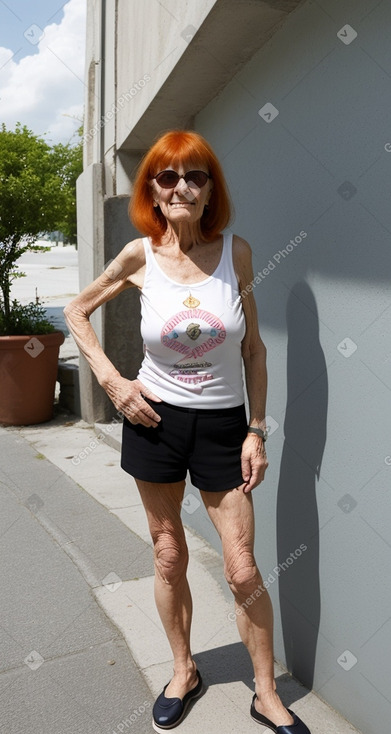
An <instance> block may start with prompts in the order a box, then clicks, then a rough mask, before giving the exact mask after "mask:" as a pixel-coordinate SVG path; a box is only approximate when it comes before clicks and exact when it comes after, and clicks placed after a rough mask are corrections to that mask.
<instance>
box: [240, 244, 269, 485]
mask: <svg viewBox="0 0 391 734" xmlns="http://www.w3.org/2000/svg"><path fill="white" fill-rule="evenodd" d="M233 256H234V265H235V270H236V273H237V276H238V281H239V291H240V292H243V291H245V294H243V296H242V304H243V311H244V315H245V318H246V334H245V336H244V339H243V342H242V357H243V362H244V370H245V378H246V389H247V395H248V401H249V408H250V419H249V425H250V426H253V427H254V428H263V430H266V423H265V412H266V392H267V370H266V347H265V345H264V343H263V341H262V339H261V337H260V334H259V327H258V316H257V307H256V303H255V299H254V296H253V293H252V288H248V289H247V290H246V287H247V286H250V284H251V283H252V281H253V278H254V274H253V268H252V258H251V248H250V245H249V244H248V242H246V240H243V239H242V238H241V237H237V236H236V235H235V237H234V249H233ZM267 466H268V462H267V458H266V451H265V446H264V441H263V439H262V438H261V437H260V436H257V435H256V434H255V433H249V434H248V435H247V438H246V439H245V441H244V443H243V447H242V474H243V479H244V480H245V484H244V485H243V491H244V492H251V490H252V489H254V487H256V486H257V484H259V483H260V482H261V481H262V480H263V479H264V474H265V471H266V469H267Z"/></svg>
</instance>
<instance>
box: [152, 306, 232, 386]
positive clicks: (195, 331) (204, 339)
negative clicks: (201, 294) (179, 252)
mask: <svg viewBox="0 0 391 734" xmlns="http://www.w3.org/2000/svg"><path fill="white" fill-rule="evenodd" d="M189 302H190V303H194V304H197V305H199V304H200V301H199V300H198V299H196V298H194V297H193V296H192V295H191V294H190V295H189V297H188V298H187V299H186V301H184V302H183V303H184V304H185V305H187V304H188V303H189ZM225 337H226V331H225V326H224V324H223V322H222V321H221V319H220V318H219V317H218V316H215V315H214V314H212V313H210V312H209V311H205V310H204V309H201V308H190V309H187V310H186V311H179V313H177V314H175V315H174V316H172V317H171V318H170V319H169V320H168V321H166V323H165V324H164V326H163V328H162V331H161V342H162V344H164V345H165V346H166V347H168V348H169V349H172V350H174V351H175V352H177V354H178V357H179V355H182V357H180V358H179V359H178V360H177V362H176V363H175V364H174V365H173V369H172V370H170V372H169V374H170V375H171V377H173V378H174V379H175V380H178V381H179V382H183V383H185V384H187V385H198V384H200V383H201V382H206V381H207V380H212V379H213V372H210V370H209V368H210V367H212V362H209V361H208V359H207V358H205V355H206V354H208V352H210V351H211V350H212V349H215V347H217V346H219V345H220V344H222V343H223V342H224V340H225Z"/></svg>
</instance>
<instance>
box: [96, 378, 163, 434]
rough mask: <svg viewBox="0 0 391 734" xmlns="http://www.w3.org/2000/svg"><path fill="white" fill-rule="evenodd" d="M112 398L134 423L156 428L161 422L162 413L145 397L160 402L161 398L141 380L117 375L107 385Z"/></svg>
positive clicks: (106, 388)
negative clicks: (159, 413)
mask: <svg viewBox="0 0 391 734" xmlns="http://www.w3.org/2000/svg"><path fill="white" fill-rule="evenodd" d="M105 390H106V392H107V395H108V396H109V398H110V400H111V401H112V402H113V403H114V405H115V407H116V408H117V410H120V411H121V413H123V414H124V416H125V417H126V418H127V419H128V421H129V422H130V423H133V425H137V423H141V425H143V426H146V427H147V428H150V427H153V428H156V426H157V425H158V423H159V422H160V415H158V414H157V413H155V411H154V409H153V408H152V407H151V406H150V405H149V404H148V403H147V402H146V401H145V400H144V397H146V398H149V399H150V400H155V401H156V402H158V403H160V402H161V399H160V398H158V396H157V395H155V393H153V392H152V391H151V390H149V389H148V388H147V387H145V386H144V385H143V384H142V383H141V382H140V380H127V379H126V378H125V377H121V375H119V376H118V377H115V378H114V379H112V380H110V383H109V384H108V385H106V386H105Z"/></svg>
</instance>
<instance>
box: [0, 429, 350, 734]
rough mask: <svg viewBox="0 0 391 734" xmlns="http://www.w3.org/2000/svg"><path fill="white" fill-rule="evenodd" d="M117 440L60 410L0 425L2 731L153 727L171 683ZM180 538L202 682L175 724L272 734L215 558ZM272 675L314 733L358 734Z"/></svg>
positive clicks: (287, 680)
mask: <svg viewBox="0 0 391 734" xmlns="http://www.w3.org/2000/svg"><path fill="white" fill-rule="evenodd" d="M113 444H114V445H113V446H109V445H107V444H106V443H104V442H103V441H102V440H99V439H97V435H96V432H95V431H94V429H93V428H92V427H91V426H88V425H87V424H86V423H84V422H83V421H81V420H79V419H78V418H74V419H72V418H69V417H68V418H67V417H64V416H57V418H55V419H54V420H53V421H51V422H50V423H48V424H43V425H41V426H31V427H23V428H7V429H4V428H0V451H1V456H2V460H1V467H2V468H1V472H0V489H1V491H2V494H3V495H4V502H3V507H4V508H5V510H4V512H3V514H2V520H1V528H2V529H1V534H0V541H1V543H2V546H3V554H2V555H3V558H4V557H6V558H7V559H8V560H7V564H6V565H7V568H5V569H3V583H2V588H3V594H2V601H1V608H0V611H1V619H2V623H1V636H2V638H3V650H4V651H5V654H4V660H3V668H2V676H1V691H0V705H1V708H2V711H3V712H4V714H3V716H2V719H3V723H4V731H7V734H25V733H26V732H27V731H29V732H30V731H31V732H35V731H38V732H40V734H41V733H42V734H49V732H50V734H79V732H80V734H90V733H91V734H113V733H114V732H115V734H116V733H117V732H129V731H133V732H137V734H144V733H148V734H149V733H151V732H152V731H153V730H152V726H151V716H152V705H153V701H154V699H155V697H156V696H157V695H158V693H160V691H161V689H162V687H163V685H164V684H165V683H167V682H168V680H169V679H170V676H171V671H172V659H171V651H170V648H169V646H168V643H167V640H166V638H165V635H164V632H163V629H162V625H161V623H160V620H159V617H158V614H157V612H156V608H155V604H154V600H153V563H152V548H151V543H150V538H149V533H148V528H147V524H146V520H145V516H144V510H143V507H142V505H141V502H140V499H139V495H138V492H137V488H136V486H135V483H134V481H133V480H132V479H131V477H129V476H128V475H127V474H125V473H124V472H123V471H122V470H121V469H120V467H119V454H118V450H117V449H116V448H115V447H114V446H115V445H116V439H115V437H114V440H113ZM184 521H185V518H184ZM186 535H187V541H188V545H189V549H190V564H189V574H188V576H189V582H190V586H191V589H192V595H193V603H194V621H193V627H192V648H193V652H194V657H195V660H196V662H197V665H198V667H199V669H200V670H201V672H202V675H203V678H204V682H205V685H206V687H207V690H206V693H205V694H204V695H203V696H202V697H201V698H200V699H199V701H198V702H197V703H196V705H195V706H193V707H192V708H190V709H189V712H188V714H187V716H186V718H185V719H184V721H183V722H182V724H181V725H180V726H179V727H178V729H176V731H178V734H199V733H200V732H202V734H219V733H220V732H221V733H222V734H223V733H224V734H239V732H240V734H251V733H252V732H254V734H256V733H258V734H263V732H268V731H270V730H269V729H266V728H264V727H262V726H260V725H259V724H256V723H255V722H253V721H252V719H251V718H250V716H249V709H250V702H251V698H252V691H253V690H254V684H253V672H252V667H251V664H250V659H249V656H248V654H247V651H246V650H245V648H244V646H243V645H242V643H241V642H240V638H239V635H238V632H237V628H236V625H235V624H234V623H233V622H232V621H230V620H229V618H228V615H229V613H230V612H232V608H233V607H232V599H231V596H230V591H229V589H228V587H227V584H226V582H225V580H224V576H223V570H222V560H221V558H220V555H219V554H218V553H217V552H216V551H215V550H214V549H212V548H211V547H210V546H209V545H208V543H207V542H206V541H205V540H204V539H202V538H200V537H198V536H197V535H196V534H195V533H194V532H193V531H191V530H190V529H186ZM3 565H4V564H3ZM5 589H6V590H7V592H6V593H4V590H5ZM275 676H276V681H277V690H278V692H279V693H280V695H281V698H282V700H283V701H284V703H285V705H287V706H290V707H292V708H293V709H294V710H295V711H296V712H297V713H298V714H299V716H301V717H302V718H303V720H304V721H305V722H306V723H307V725H308V727H309V728H310V729H311V732H312V734H359V732H357V730H356V729H354V727H353V726H351V725H350V724H349V723H348V722H347V721H346V720H345V719H343V718H342V717H340V716H339V715H338V714H337V713H336V712H335V711H334V710H333V709H331V708H330V707H329V706H328V705H327V704H325V703H324V702H322V701H321V700H320V699H319V698H318V697H317V696H316V695H315V694H313V693H310V692H308V691H307V689H305V688H304V687H303V686H302V685H300V684H299V683H298V682H297V681H295V680H293V679H292V678H291V677H290V676H289V675H288V674H287V673H286V671H284V670H283V669H282V668H281V667H280V666H279V665H277V664H276V665H275Z"/></svg>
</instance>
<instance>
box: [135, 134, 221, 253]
mask: <svg viewBox="0 0 391 734" xmlns="http://www.w3.org/2000/svg"><path fill="white" fill-rule="evenodd" d="M171 164H172V165H174V166H177V165H179V164H182V165H183V166H184V167H185V168H187V167H188V166H192V167H194V166H200V165H202V166H205V167H207V168H208V170H209V174H210V176H211V177H212V181H213V188H212V193H211V196H210V199H209V204H208V207H206V208H205V209H204V212H203V214H202V217H201V222H200V225H201V231H202V234H203V236H204V238H205V240H206V241H207V242H212V241H213V240H214V239H216V237H217V236H218V235H219V234H220V232H221V231H222V230H223V229H224V228H225V227H227V225H228V223H229V221H230V219H231V215H232V206H231V203H230V198H229V194H228V189H227V185H226V182H225V178H224V174H223V171H222V168H221V165H220V163H219V161H218V160H217V158H216V155H215V153H214V152H213V150H212V148H211V147H210V145H209V143H207V141H206V140H205V138H203V137H202V136H201V135H199V134H198V133H196V132H193V131H192V130H170V131H169V132H166V133H164V134H163V135H161V136H160V137H159V138H158V139H157V140H156V142H155V143H154V144H153V145H152V147H151V148H150V149H149V151H148V152H147V153H146V154H145V156H144V158H143V159H142V161H141V163H140V165H139V168H138V172H137V176H136V180H135V182H134V186H133V193H132V196H131V199H130V203H129V217H130V219H131V220H132V222H133V224H134V226H135V227H136V229H138V231H139V232H141V233H142V234H144V235H147V236H149V237H151V239H152V241H153V243H154V244H156V245H158V244H160V240H161V237H162V235H163V234H164V232H165V231H166V229H167V221H166V218H165V217H164V215H163V214H162V212H161V211H160V208H159V207H156V208H154V206H153V197H152V187H151V185H150V180H151V179H152V177H153V176H155V175H156V174H157V173H159V171H164V169H165V168H167V166H169V165H171ZM188 170H189V169H188Z"/></svg>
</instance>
